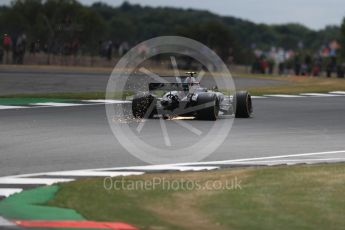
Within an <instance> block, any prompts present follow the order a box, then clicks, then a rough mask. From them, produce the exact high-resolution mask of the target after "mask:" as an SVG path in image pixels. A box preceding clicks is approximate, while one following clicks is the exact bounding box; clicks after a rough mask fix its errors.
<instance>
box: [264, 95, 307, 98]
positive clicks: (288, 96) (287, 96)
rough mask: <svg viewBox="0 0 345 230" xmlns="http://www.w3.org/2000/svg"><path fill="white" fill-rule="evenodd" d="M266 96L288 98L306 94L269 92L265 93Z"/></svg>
mask: <svg viewBox="0 0 345 230" xmlns="http://www.w3.org/2000/svg"><path fill="white" fill-rule="evenodd" d="M264 96H265V97H284V98H285V97H286V98H293V97H304V96H301V95H292V94H291V95H290V94H267V95H264Z"/></svg>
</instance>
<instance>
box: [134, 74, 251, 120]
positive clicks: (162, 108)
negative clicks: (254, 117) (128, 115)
mask: <svg viewBox="0 0 345 230" xmlns="http://www.w3.org/2000/svg"><path fill="white" fill-rule="evenodd" d="M187 73H188V74H189V75H190V76H188V77H187V78H186V80H185V81H183V82H182V81H181V80H180V81H179V82H178V83H149V91H148V92H141V93H138V94H136V95H135V96H134V98H133V101H132V112H133V116H134V117H135V118H154V117H156V116H162V117H163V118H171V117H176V116H183V117H186V116H188V117H195V118H196V119H200V120H213V121H214V120H217V118H218V116H219V113H220V112H222V113H223V114H228V115H231V114H234V115H235V117H236V118H248V117H250V116H251V114H252V112H253V106H252V100H251V96H250V94H249V93H248V92H246V91H240V92H236V93H235V94H234V95H233V96H226V95H224V94H223V93H221V92H217V91H216V90H209V89H207V88H203V87H201V86H200V83H199V82H196V81H195V78H194V77H193V75H194V74H195V73H194V72H187ZM180 79H181V78H180ZM155 92H160V93H161V94H162V93H163V94H162V95H163V96H162V97H159V96H157V94H155Z"/></svg>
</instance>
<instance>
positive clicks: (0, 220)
mask: <svg viewBox="0 0 345 230" xmlns="http://www.w3.org/2000/svg"><path fill="white" fill-rule="evenodd" d="M0 226H3V227H4V226H8V227H9V226H15V224H14V223H12V222H10V221H8V220H6V219H4V218H2V217H1V216H0Z"/></svg>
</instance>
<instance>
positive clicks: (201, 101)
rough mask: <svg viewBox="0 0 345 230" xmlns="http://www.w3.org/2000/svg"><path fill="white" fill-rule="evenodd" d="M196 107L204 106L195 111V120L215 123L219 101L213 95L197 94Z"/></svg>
mask: <svg viewBox="0 0 345 230" xmlns="http://www.w3.org/2000/svg"><path fill="white" fill-rule="evenodd" d="M196 106H201V107H203V106H205V108H202V109H200V110H198V111H197V119H199V120H207V121H215V120H217V119H218V115H219V101H218V99H217V96H216V95H214V94H209V93H205V94H199V96H198V100H197V104H196Z"/></svg>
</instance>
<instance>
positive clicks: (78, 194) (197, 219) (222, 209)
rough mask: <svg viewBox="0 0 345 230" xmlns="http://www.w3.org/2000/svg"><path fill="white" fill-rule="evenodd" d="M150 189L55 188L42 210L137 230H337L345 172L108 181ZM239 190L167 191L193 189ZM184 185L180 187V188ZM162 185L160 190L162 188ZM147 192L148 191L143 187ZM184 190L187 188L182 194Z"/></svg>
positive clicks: (323, 169)
mask: <svg viewBox="0 0 345 230" xmlns="http://www.w3.org/2000/svg"><path fill="white" fill-rule="evenodd" d="M157 178H159V179H160V180H162V179H163V178H164V180H165V183H162V184H160V185H157V186H156V187H155V189H150V190H144V189H137V190H130V191H129V190H126V189H120V190H116V189H112V190H110V191H108V190H105V189H104V186H103V179H84V180H78V181H75V182H71V183H67V184H62V185H60V189H59V191H58V192H57V194H56V196H55V198H53V199H52V200H50V201H49V203H48V204H49V205H53V206H57V207H62V208H72V209H75V210H77V211H78V212H79V213H81V214H82V215H83V216H84V217H86V218H87V219H92V220H103V221H105V220H107V221H115V220H117V221H118V220H120V221H126V222H129V223H131V224H134V225H136V226H138V227H139V228H140V229H205V230H206V229H329V228H331V229H343V227H344V226H345V218H344V213H345V199H344V191H345V183H344V182H345V164H326V165H302V166H279V167H267V168H249V169H228V170H217V171H210V172H180V173H162V174H145V175H142V176H131V177H123V178H122V177H119V178H113V180H114V181H118V183H120V181H121V180H122V179H123V180H124V181H125V183H126V184H127V185H128V184H131V183H132V182H133V181H141V182H143V181H146V182H148V181H153V180H157ZM234 179H237V180H238V181H239V184H240V187H241V189H225V190H224V189H223V190H219V189H218V190H217V189H214V188H213V189H207V190H204V189H191V190H186V189H176V190H175V189H170V190H168V189H166V188H167V184H166V181H170V182H171V181H175V182H176V181H178V183H179V186H180V187H181V186H182V185H183V184H184V185H186V184H188V183H187V182H186V181H193V183H197V184H199V185H201V188H205V185H206V184H207V183H210V182H211V183H213V182H214V181H220V182H221V183H222V185H225V184H226V182H227V181H228V182H230V181H231V180H232V181H233V180H234ZM182 180H183V181H182ZM164 184H165V189H163V185H164ZM150 188H152V187H150ZM184 188H186V186H185V187H184Z"/></svg>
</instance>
